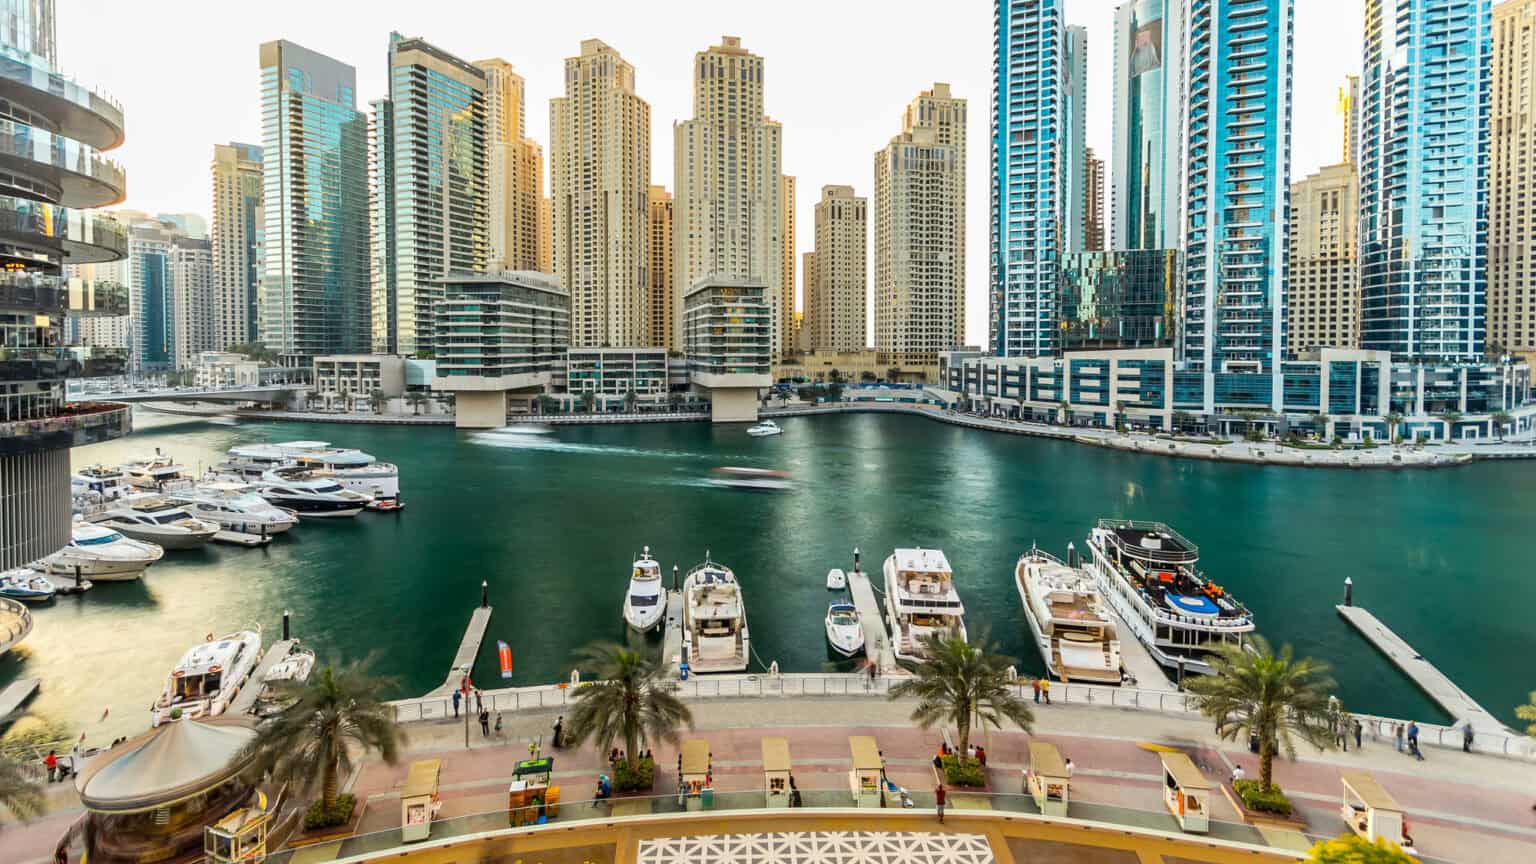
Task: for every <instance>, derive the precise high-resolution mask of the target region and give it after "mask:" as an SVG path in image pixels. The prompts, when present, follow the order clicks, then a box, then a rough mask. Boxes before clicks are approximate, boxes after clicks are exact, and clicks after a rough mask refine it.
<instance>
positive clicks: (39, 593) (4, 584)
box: [0, 567, 58, 603]
mask: <svg viewBox="0 0 1536 864" xmlns="http://www.w3.org/2000/svg"><path fill="white" fill-rule="evenodd" d="M57 591H58V589H56V588H54V587H53V583H52V582H49V581H48V577H47V576H44V575H43V574H42V573H40V572H38V571H37V570H34V569H32V568H31V567H17V568H16V569H14V570H7V571H5V572H4V573H0V597H9V598H10V599H12V600H20V601H22V602H23V603H46V602H48V601H49V600H52V599H53V595H54V594H55V593H57Z"/></svg>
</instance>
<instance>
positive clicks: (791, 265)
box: [779, 175, 800, 356]
mask: <svg viewBox="0 0 1536 864" xmlns="http://www.w3.org/2000/svg"><path fill="white" fill-rule="evenodd" d="M779 190H780V195H779V220H780V224H781V226H782V227H781V228H780V229H779V236H780V237H782V238H784V242H783V243H782V244H781V248H782V249H783V250H784V253H783V256H782V257H781V259H780V264H779V276H780V278H781V279H782V280H783V291H782V294H781V296H780V298H779V349H780V352H781V354H782V355H784V356H788V355H790V354H794V353H795V352H797V351H799V350H800V347H799V345H798V344H797V342H798V337H797V335H796V332H795V178H793V177H790V176H788V175H785V176H784V177H781V178H779Z"/></svg>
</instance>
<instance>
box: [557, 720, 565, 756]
mask: <svg viewBox="0 0 1536 864" xmlns="http://www.w3.org/2000/svg"><path fill="white" fill-rule="evenodd" d="M564 730H565V715H564V714H561V715H560V716H559V717H556V718H555V749H556V750H559V749H560V735H561V733H562V732H564Z"/></svg>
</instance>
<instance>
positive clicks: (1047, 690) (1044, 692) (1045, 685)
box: [1040, 678, 1051, 705]
mask: <svg viewBox="0 0 1536 864" xmlns="http://www.w3.org/2000/svg"><path fill="white" fill-rule="evenodd" d="M1040 695H1041V696H1044V697H1045V704H1047V705H1049V704H1051V679H1049V678H1041V679H1040Z"/></svg>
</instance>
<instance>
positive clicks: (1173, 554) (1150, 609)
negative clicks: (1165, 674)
mask: <svg viewBox="0 0 1536 864" xmlns="http://www.w3.org/2000/svg"><path fill="white" fill-rule="evenodd" d="M1088 549H1089V551H1090V552H1091V553H1092V559H1091V561H1090V562H1089V563H1088V570H1089V572H1090V573H1092V574H1093V576H1094V578H1095V579H1097V580H1098V583H1099V590H1100V591H1102V592H1104V596H1105V597H1106V598H1107V599H1108V600H1109V604H1110V607H1111V608H1113V609H1114V610H1115V612H1116V614H1118V615H1119V616H1120V618H1121V620H1122V621H1124V622H1125V624H1126V626H1128V627H1130V628H1131V631H1132V633H1133V634H1134V635H1135V636H1136V638H1137V639H1139V640H1141V642H1142V644H1144V645H1146V646H1147V651H1148V652H1149V653H1150V654H1151V655H1152V658H1153V659H1154V660H1156V661H1157V662H1158V663H1159V664H1161V665H1163V666H1164V667H1166V668H1168V669H1170V670H1179V669H1182V670H1183V671H1184V672H1186V673H1196V674H1209V673H1210V672H1211V665H1210V663H1209V662H1207V660H1206V655H1208V654H1210V653H1211V652H1212V651H1213V650H1215V649H1218V648H1221V647H1224V646H1231V645H1237V646H1240V645H1243V644H1244V637H1245V636H1246V635H1247V634H1249V633H1252V632H1253V615H1252V614H1251V613H1249V611H1248V609H1247V608H1246V607H1245V606H1243V604H1242V603H1239V602H1238V601H1237V598H1235V597H1233V596H1232V595H1231V594H1229V593H1227V591H1226V589H1224V588H1222V587H1221V586H1219V585H1217V584H1216V583H1214V582H1212V581H1210V580H1209V579H1208V578H1206V576H1205V574H1203V573H1201V572H1200V570H1199V568H1198V566H1197V565H1198V564H1199V562H1200V550H1199V549H1198V548H1197V547H1196V546H1195V544H1193V543H1191V542H1189V541H1188V540H1187V539H1185V538H1184V537H1183V536H1182V535H1180V534H1179V533H1178V532H1177V531H1174V530H1173V529H1172V528H1170V527H1168V526H1167V525H1164V524H1163V523H1161V522H1132V521H1129V520H1124V519H1100V520H1099V524H1098V526H1097V527H1095V528H1094V529H1093V532H1092V533H1091V534H1089V535H1088ZM1122 635H1123V634H1122Z"/></svg>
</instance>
